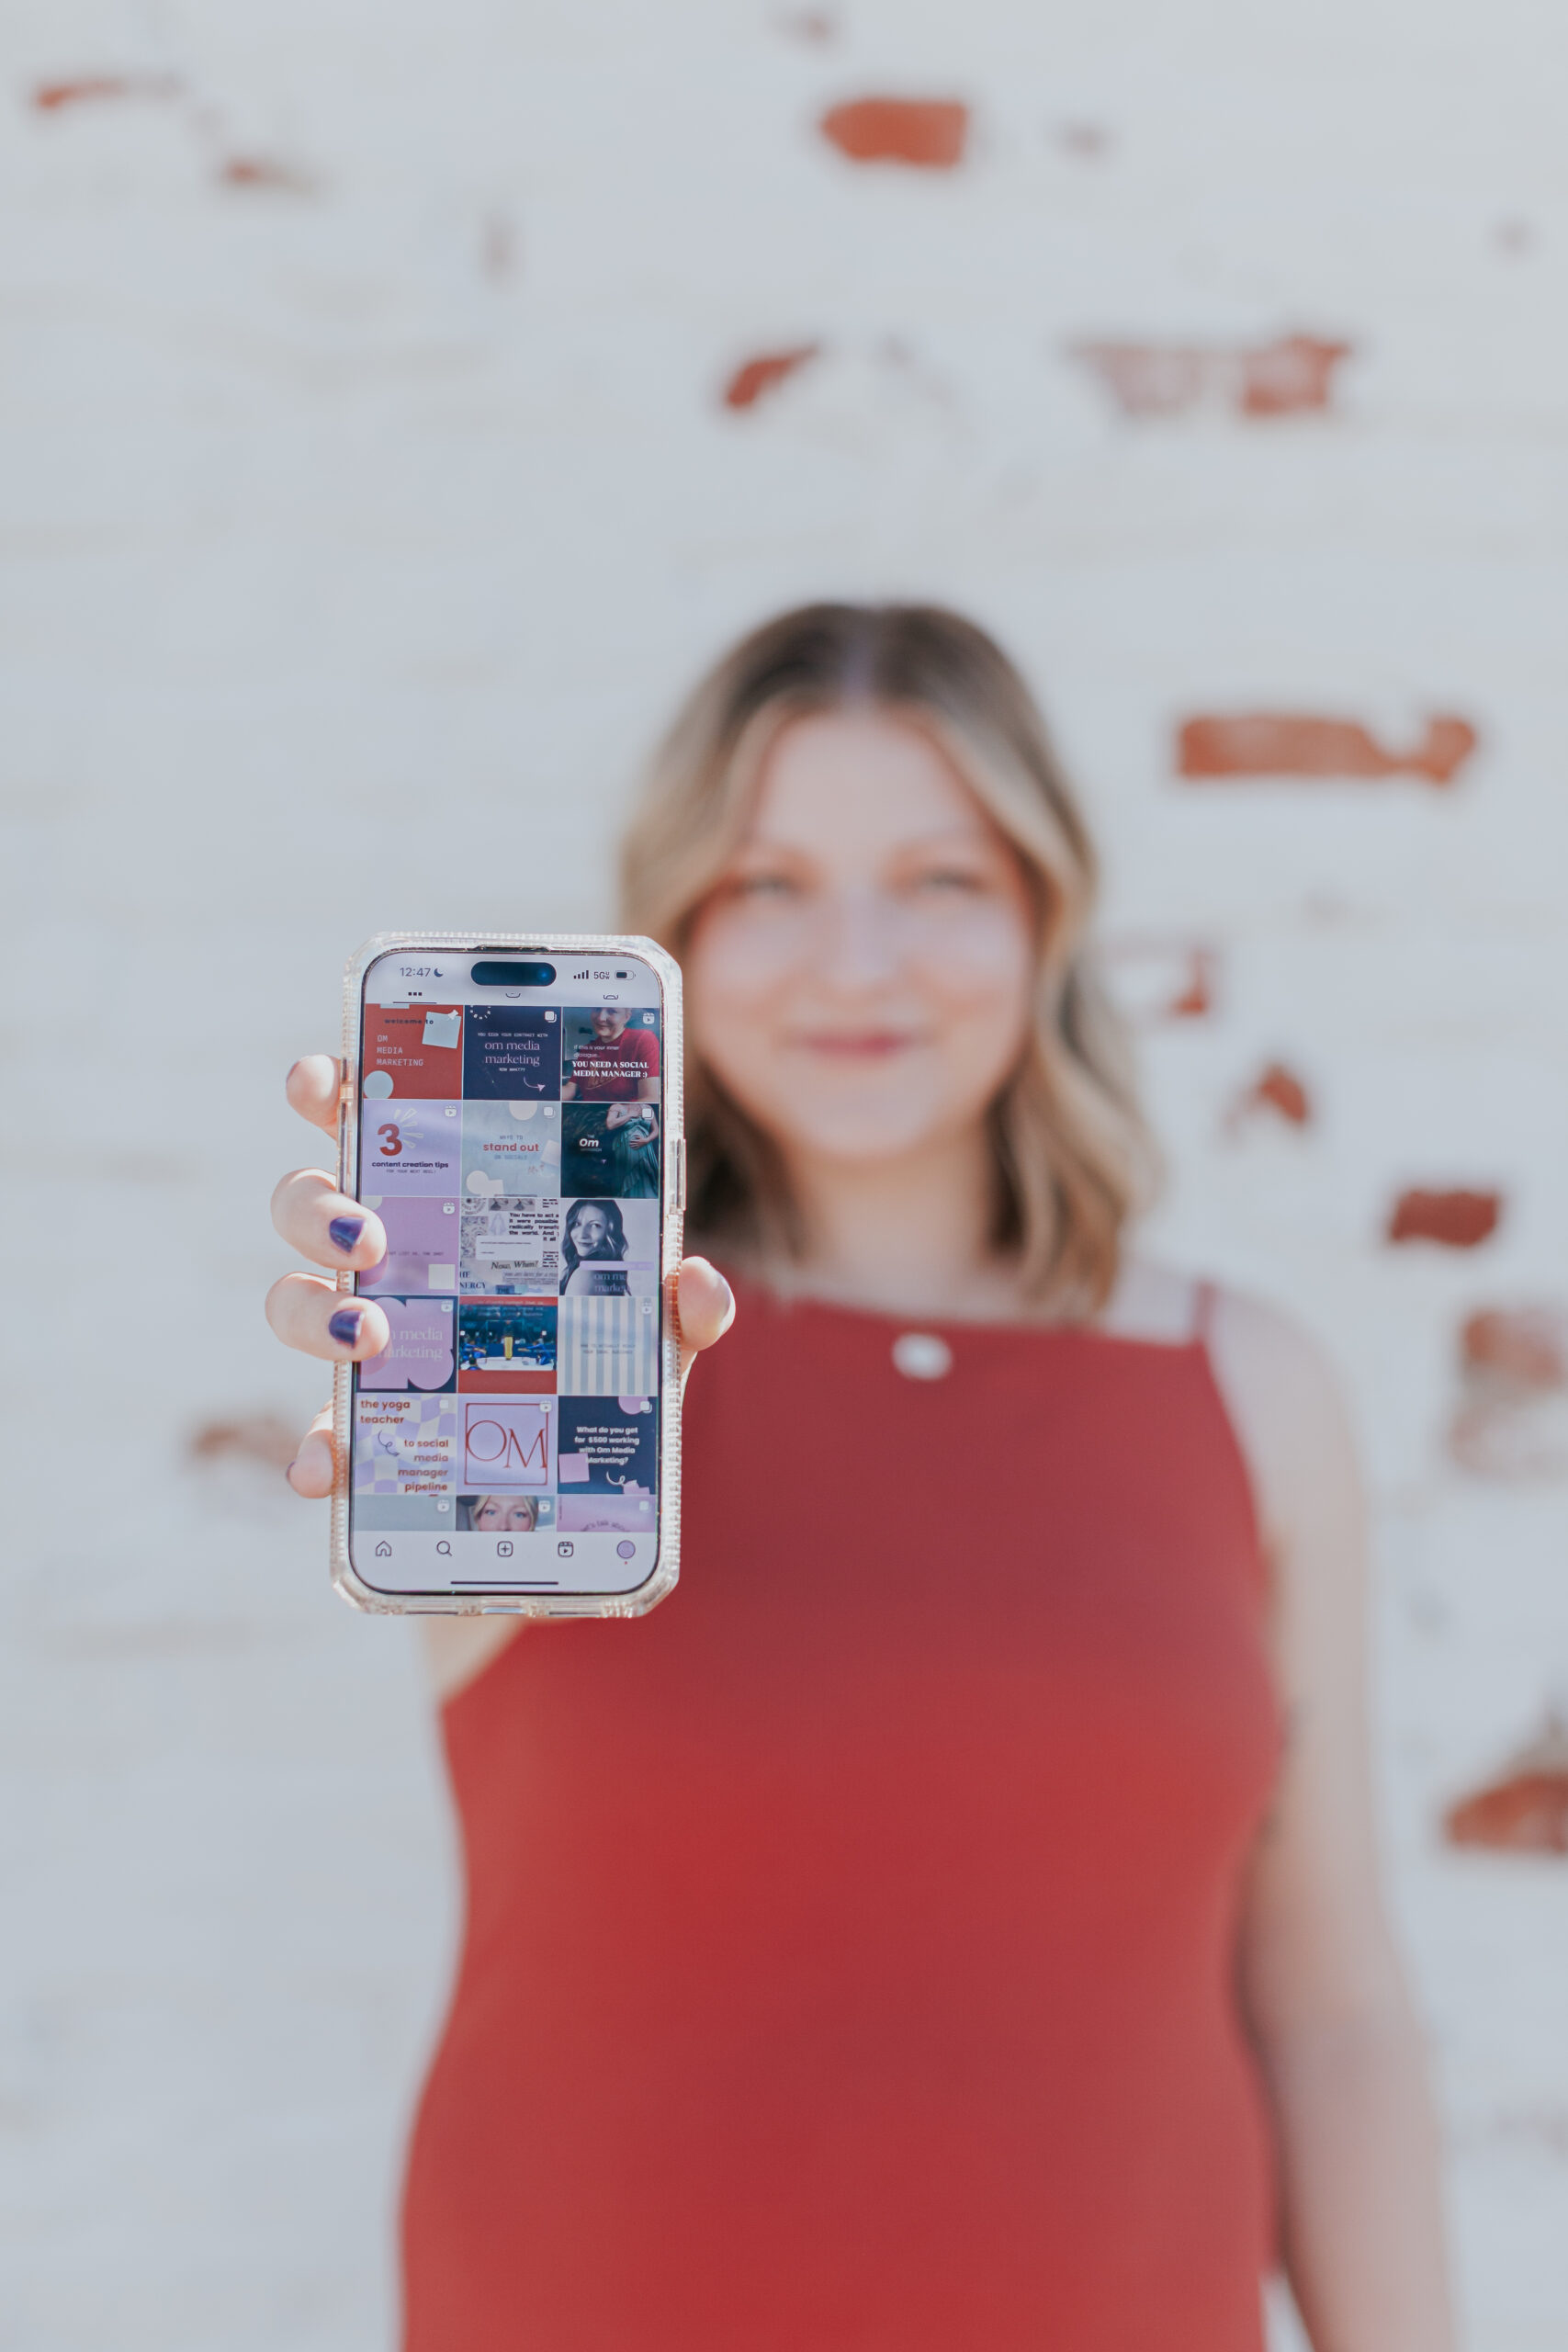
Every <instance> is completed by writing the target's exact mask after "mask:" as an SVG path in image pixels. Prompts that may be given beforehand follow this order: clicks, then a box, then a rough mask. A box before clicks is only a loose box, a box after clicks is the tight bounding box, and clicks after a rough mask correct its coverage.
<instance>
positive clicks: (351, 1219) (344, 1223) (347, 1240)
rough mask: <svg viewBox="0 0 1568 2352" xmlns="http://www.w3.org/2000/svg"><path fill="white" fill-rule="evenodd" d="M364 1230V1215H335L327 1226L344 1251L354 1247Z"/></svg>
mask: <svg viewBox="0 0 1568 2352" xmlns="http://www.w3.org/2000/svg"><path fill="white" fill-rule="evenodd" d="M364 1230H365V1219H364V1218H363V1217H362V1216H334V1217H333V1220H332V1223H331V1224H330V1225H329V1226H328V1227H327V1231H328V1232H329V1233H330V1234H331V1235H332V1238H333V1240H334V1241H335V1242H336V1244H337V1246H338V1248H339V1249H340V1250H344V1251H347V1250H352V1249H353V1247H354V1245H355V1242H356V1241H357V1240H358V1238H359V1237H360V1235H361V1234H362V1233H363V1232H364Z"/></svg>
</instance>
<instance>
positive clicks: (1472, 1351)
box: [1460, 1306, 1568, 1389]
mask: <svg viewBox="0 0 1568 2352" xmlns="http://www.w3.org/2000/svg"><path fill="white" fill-rule="evenodd" d="M1460 1352H1461V1360H1462V1362H1463V1364H1464V1368H1465V1370H1466V1371H1467V1372H1476V1373H1483V1374H1486V1375H1487V1376H1488V1377H1490V1378H1494V1379H1502V1380H1506V1381H1507V1382H1508V1383H1509V1384H1510V1385H1512V1386H1514V1387H1517V1388H1527V1389H1528V1388H1562V1387H1568V1310H1565V1309H1563V1308H1562V1307H1561V1306H1487V1307H1483V1308H1482V1309H1481V1310H1480V1312H1479V1313H1477V1314H1475V1315H1472V1317H1470V1319H1469V1321H1468V1322H1467V1323H1466V1324H1465V1326H1464V1329H1463V1330H1462V1331H1461V1334H1460Z"/></svg>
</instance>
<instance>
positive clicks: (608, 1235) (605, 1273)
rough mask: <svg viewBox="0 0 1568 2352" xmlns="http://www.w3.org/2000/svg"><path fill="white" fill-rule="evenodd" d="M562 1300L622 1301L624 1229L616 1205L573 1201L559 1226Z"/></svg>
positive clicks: (624, 1267)
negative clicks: (562, 1269) (570, 1298)
mask: <svg viewBox="0 0 1568 2352" xmlns="http://www.w3.org/2000/svg"><path fill="white" fill-rule="evenodd" d="M560 1254H561V1262H562V1264H563V1265H564V1267H565V1268H566V1272H564V1273H563V1274H562V1276H561V1278H560V1289H561V1296H562V1297H563V1298H566V1297H569V1296H570V1297H572V1298H582V1297H589V1298H625V1297H626V1224H625V1221H624V1220H623V1218H622V1216H621V1210H620V1204H619V1202H617V1201H573V1203H572V1204H571V1206H570V1209H568V1211H567V1213H566V1216H565V1218H564V1219H563V1221H562V1225H561V1245H560Z"/></svg>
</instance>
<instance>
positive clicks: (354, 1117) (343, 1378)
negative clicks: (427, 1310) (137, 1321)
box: [332, 931, 686, 1618]
mask: <svg viewBox="0 0 1568 2352" xmlns="http://www.w3.org/2000/svg"><path fill="white" fill-rule="evenodd" d="M431 950H434V951H437V952H441V953H444V954H446V955H448V956H463V955H480V954H485V953H489V952H491V951H494V952H498V953H502V954H520V955H527V956H541V957H545V958H550V959H553V958H557V957H563V958H564V957H572V956H614V955H616V954H619V953H622V952H625V953H627V954H630V955H633V956H640V957H641V958H642V960H643V961H644V963H646V964H648V965H649V966H650V967H651V968H652V970H653V972H654V974H655V976H656V977H657V978H658V981H659V984H660V1016H661V1017H660V1031H661V1061H662V1068H661V1077H660V1098H659V1100H660V1143H659V1150H660V1217H659V1235H660V1241H659V1248H660V1283H659V1317H660V1330H659V1364H660V1393H659V1430H660V1456H659V1495H658V1551H657V1555H656V1557H655V1561H654V1566H653V1571H652V1574H651V1575H650V1576H649V1578H648V1580H647V1581H646V1583H644V1584H641V1585H638V1586H637V1588H636V1589H635V1590H632V1591H629V1592H615V1593H603V1594H596V1593H558V1594H551V1593H540V1592H525V1591H515V1592H506V1591H502V1590H489V1591H486V1592H485V1593H484V1594H483V1595H482V1596H480V1595H471V1594H468V1593H460V1592H451V1591H448V1592H441V1591H432V1592H387V1591H382V1590H380V1589H378V1588H377V1587H375V1586H373V1585H369V1584H367V1583H366V1582H365V1581H364V1579H363V1578H362V1577H360V1575H359V1574H358V1572H357V1571H356V1569H355V1566H354V1562H353V1559H352V1557H351V1555H350V1549H349V1490H350V1477H351V1474H352V1464H353V1437H354V1432H353V1425H352V1423H353V1410H354V1380H353V1367H352V1366H351V1365H349V1364H346V1363H340V1364H339V1365H338V1366H337V1367H336V1369H335V1371H334V1374H333V1453H334V1456H335V1459H336V1474H337V1475H336V1478H335V1481H334V1483H333V1504H332V1577H333V1584H334V1585H335V1586H336V1588H337V1589H338V1591H339V1592H340V1593H341V1594H342V1595H343V1597H344V1600H347V1601H348V1602H350V1603H351V1604H352V1606H353V1607H355V1609H364V1610H370V1611H378V1612H379V1613H385V1614H389V1615H393V1616H409V1615H414V1616H479V1615H493V1614H495V1613H497V1612H498V1611H499V1612H504V1613H508V1614H511V1615H514V1616H518V1617H545V1618H548V1617H641V1616H645V1615H646V1614H647V1612H648V1611H649V1610H650V1609H653V1608H656V1607H657V1605H658V1604H659V1602H660V1601H661V1600H663V1599H664V1597H665V1595H666V1594H667V1593H669V1592H670V1591H671V1590H672V1589H673V1588H674V1585H675V1581H676V1578H677V1577H678V1576H679V1574H680V1553H681V1383H680V1364H679V1348H678V1343H677V1340H676V1337H675V1330H674V1319H673V1315H672V1311H671V1299H672V1284H673V1278H674V1275H675V1272H676V1271H677V1269H678V1267H679V1265H680V1262H681V1248H682V1217H683V1214H684V1210H685V1204H686V1203H685V1190H686V1184H685V1174H686V1146H685V1131H684V1090H683V1085H682V1018H681V971H680V967H679V965H678V964H676V962H675V961H674V958H673V957H672V956H669V955H667V954H666V952H665V950H664V949H663V948H662V947H660V946H659V945H658V944H656V942H654V941H653V940H651V939H640V938H636V937H633V936H631V935H630V934H627V933H615V932H570V933H553V934H550V935H547V936H546V935H541V934H540V933H537V932H473V933H468V932H456V931H395V932H378V933H376V935H375V936H374V937H373V938H371V939H367V941H366V942H365V944H364V945H363V946H362V947H360V948H359V949H358V951H357V952H356V953H355V955H354V956H351V957H350V958H349V961H348V964H347V966H346V967H345V969H344V995H343V1058H344V1083H343V1086H342V1088H341V1090H340V1093H339V1110H338V1183H339V1186H340V1188H341V1189H342V1190H343V1191H344V1192H345V1193H349V1194H350V1195H351V1196H353V1197H355V1198H357V1197H358V1193H359V1184H358V1165H359V1124H360V1103H361V1098H360V1089H359V1084H358V1072H359V1066H360V1057H361V1050H362V1044H363V1038H362V1028H363V1013H362V1006H363V998H364V982H365V978H366V975H367V971H368V970H369V967H371V965H372V964H374V963H375V962H376V961H377V960H378V958H379V957H380V956H387V955H392V954H402V953H406V952H409V951H431ZM337 1286H338V1288H339V1290H340V1291H344V1292H350V1293H352V1292H353V1291H354V1288H355V1277H354V1276H353V1275H352V1274H350V1273H342V1274H339V1276H338V1278H337Z"/></svg>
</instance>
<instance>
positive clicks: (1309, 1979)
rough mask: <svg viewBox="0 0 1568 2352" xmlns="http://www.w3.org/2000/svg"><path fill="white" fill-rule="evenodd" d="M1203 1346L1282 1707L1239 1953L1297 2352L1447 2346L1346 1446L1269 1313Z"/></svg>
mask: <svg viewBox="0 0 1568 2352" xmlns="http://www.w3.org/2000/svg"><path fill="white" fill-rule="evenodd" d="M1213 1361H1214V1369H1215V1374H1216V1376H1217V1378H1218V1380H1219V1383H1220V1386H1221V1388H1222V1390H1223V1392H1224V1397H1225V1401H1226V1403H1227V1405H1228V1406H1229V1408H1230V1410H1231V1414H1232V1418H1233V1419H1234V1422H1235V1428H1236V1430H1237V1433H1238V1435H1239V1437H1240V1439H1241V1442H1242V1446H1243V1450H1244V1452H1245V1453H1246V1454H1247V1460H1248V1464H1249V1466H1250V1468H1251V1471H1252V1477H1253V1487H1254V1492H1255V1495H1256V1497H1257V1500H1258V1516H1259V1520H1260V1523H1261V1527H1262V1531H1263V1536H1264V1542H1265V1544H1266V1547H1267V1551H1268V1555H1269V1564H1270V1567H1271V1571H1272V1575H1273V1580H1274V1649H1275V1662H1276V1672H1277V1675H1278V1679H1279V1687H1280V1693H1281V1699H1282V1703H1283V1706H1284V1709H1285V1715H1286V1749H1285V1755H1284V1759H1283V1764H1282V1768H1281V1773H1280V1784H1279V1788H1278V1791H1277V1793H1276V1799H1275V1804H1274V1807H1273V1811H1272V1814H1271V1815H1270V1818H1269V1822H1268V1824H1267V1826H1266V1827H1265V1829H1264V1831H1263V1834H1262V1836H1261V1838H1260V1839H1259V1842H1258V1851H1257V1854H1256V1857H1255V1860H1254V1863H1253V1868H1252V1873H1251V1879H1250V1883H1249V1889H1248V1895H1247V1909H1246V1914H1245V1917H1244V1920H1243V1926H1242V1946H1241V1967H1242V1991H1243V1998H1244V2001H1245V2004H1246V2007H1247V2016H1248V2020H1249V2023H1250V2026H1251V2029H1252V2032H1253V2035H1254V2038H1255V2041H1256V2044H1257V2047H1258V2053H1259V2057H1260V2060H1261V2064H1262V2067H1263V2073H1264V2076H1265V2079H1266V2082H1267V2085H1268V2089H1269V2098H1270V2100H1271V2102H1272V2107H1273V2113H1274V2120H1275V2129H1276V2134H1277V2140H1278V2145H1279V2150H1280V2168H1281V2189H1282V2199H1283V2227H1284V2256H1285V2266H1286V2269H1287V2271H1288V2273H1289V2276H1290V2279H1291V2284H1292V2289H1293V2290H1294V2293H1295V2298H1296V2302H1297V2305H1298V2307H1299V2309H1300V2311H1301V2313H1302V2317H1303V2321H1304V2322H1305V2324H1306V2329H1307V2333H1308V2335H1309V2336H1310V2338H1311V2341H1312V2344H1313V2346H1314V2352H1452V2346H1453V2343H1454V2335H1453V2325H1452V2319H1451V2314H1450V2300H1449V2290H1448V2280H1447V2267H1446V2263H1445V2259H1444V2249H1443V2225H1442V2212H1441V2198H1440V2191H1439V2176H1438V2143H1437V2132H1436V2130H1435V2127H1434V2123H1433V2119H1432V2112H1431V2108H1430V2103H1429V2100H1428V2097H1427V2083H1426V2067H1425V2061H1424V2053H1423V2050H1422V2044H1421V2036H1420V2033H1419V2030H1418V2028H1417V2026H1416V2019H1415V2016H1414V2013H1413V2011H1412V2009H1411V2006H1410V2001H1409V1997H1408V1995H1407V1993H1406V1991H1405V1987H1404V1978H1403V1975H1402V1973H1401V1968H1400V1962H1399V1959H1398V1955H1397V1953H1396V1951H1395V1950H1394V1947H1393V1939H1392V1937H1391V1935H1390V1932H1389V1928H1388V1925H1387V1922H1386V1919H1385V1917H1384V1914H1383V1909H1382V1899H1381V1896H1380V1894H1379V1886H1378V1862H1377V1850H1376V1837H1375V1832H1374V1826H1373V1818H1372V1811H1373V1808H1372V1795H1371V1758H1370V1754H1369V1740H1368V1724H1367V1696H1366V1669H1365V1629H1364V1622H1363V1620H1364V1613H1365V1584H1366V1568H1365V1532H1364V1523H1363V1522H1364V1513H1363V1505H1362V1498H1361V1488H1360V1479H1359V1471H1358V1467H1357V1463H1356V1457H1355V1449H1354V1445H1353V1443H1352V1441H1351V1437H1350V1432H1349V1430H1348V1424H1347V1421H1346V1417H1345V1413H1344V1410H1343V1408H1342V1407H1341V1404H1340V1401H1339V1397H1338V1396H1337V1391H1336V1387H1335V1383H1334V1380H1333V1378H1332V1376H1331V1374H1329V1372H1328V1370H1327V1368H1326V1366H1325V1363H1324V1362H1323V1360H1322V1358H1321V1356H1320V1355H1319V1354H1318V1352H1317V1351H1316V1349H1315V1348H1314V1346H1312V1345H1311V1343H1310V1342H1309V1341H1307V1340H1305V1339H1304V1338H1303V1335H1302V1334H1301V1333H1300V1332H1299V1331H1298V1330H1297V1329H1295V1327H1294V1326H1293V1325H1292V1324H1290V1323H1288V1322H1287V1321H1286V1320H1285V1319H1284V1318H1283V1317H1280V1316H1279V1315H1277V1314H1275V1313H1274V1312H1273V1311H1272V1310H1271V1309H1269V1308H1267V1307H1264V1306H1259V1305H1257V1304H1256V1303H1255V1302H1253V1301H1252V1300H1250V1299H1245V1298H1240V1297H1236V1296H1235V1295H1229V1294H1227V1295H1225V1296H1224V1298H1223V1299H1222V1301H1221V1304H1220V1306H1219V1308H1218V1310H1217V1313H1216V1316H1215V1318H1214V1332H1213Z"/></svg>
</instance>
